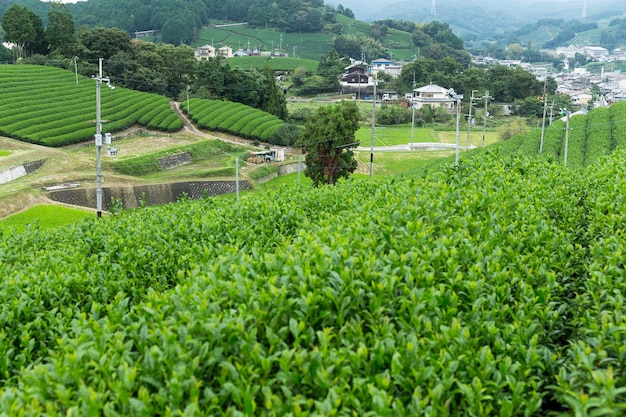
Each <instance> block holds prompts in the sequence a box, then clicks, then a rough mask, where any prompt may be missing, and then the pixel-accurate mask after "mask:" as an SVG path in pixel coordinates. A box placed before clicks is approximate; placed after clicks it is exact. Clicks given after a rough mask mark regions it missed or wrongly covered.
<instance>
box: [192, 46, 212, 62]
mask: <svg viewBox="0 0 626 417" xmlns="http://www.w3.org/2000/svg"><path fill="white" fill-rule="evenodd" d="M193 54H194V56H195V57H196V59H197V60H198V61H202V60H207V59H209V58H215V56H216V53H215V47H214V46H211V45H204V46H201V47H199V48H197V49H196V50H195V51H194V53H193Z"/></svg>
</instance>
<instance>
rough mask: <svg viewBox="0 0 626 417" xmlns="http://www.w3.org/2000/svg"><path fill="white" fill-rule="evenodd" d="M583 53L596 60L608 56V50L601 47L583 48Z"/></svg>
mask: <svg viewBox="0 0 626 417" xmlns="http://www.w3.org/2000/svg"><path fill="white" fill-rule="evenodd" d="M583 53H584V54H585V55H587V56H589V57H591V58H594V59H597V58H602V57H605V56H608V55H609V50H608V49H606V48H602V47H601V46H585V47H584V48H583Z"/></svg>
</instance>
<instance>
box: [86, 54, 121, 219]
mask: <svg viewBox="0 0 626 417" xmlns="http://www.w3.org/2000/svg"><path fill="white" fill-rule="evenodd" d="M91 78H93V79H94V80H96V135H95V139H96V211H97V214H98V217H99V218H100V217H102V120H101V118H100V86H101V85H102V81H105V82H106V83H107V87H109V88H110V89H111V90H113V89H115V87H114V86H112V85H111V80H110V79H109V78H102V58H100V60H99V72H98V76H97V77H95V76H92V77H91ZM104 139H105V145H110V144H111V134H110V133H107V134H105V138H104Z"/></svg>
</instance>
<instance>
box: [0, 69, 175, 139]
mask: <svg viewBox="0 0 626 417" xmlns="http://www.w3.org/2000/svg"><path fill="white" fill-rule="evenodd" d="M76 80H78V82H77V81H76ZM0 96H1V97H2V102H1V103H0V134H1V135H4V136H7V137H11V138H15V139H20V140H24V141H28V142H32V143H37V144H41V145H47V146H64V145H68V144H71V143H78V142H83V141H87V140H90V139H93V137H94V134H95V133H96V125H95V119H96V82H95V81H94V80H92V79H90V78H86V77H82V76H78V77H75V75H74V73H72V72H70V71H66V70H62V69H58V68H53V67H45V66H36V65H0ZM101 99H102V100H101V120H102V121H103V123H104V125H103V130H104V131H106V132H116V131H119V130H123V129H126V128H128V127H131V126H133V125H135V124H140V125H142V126H147V127H148V128H151V129H158V130H163V131H169V132H173V131H177V130H180V129H181V128H182V127H183V121H182V119H180V118H179V117H178V115H177V114H176V113H175V112H174V110H173V109H172V108H171V106H170V104H169V101H168V99H167V98H166V97H164V96H159V95H157V94H148V93H142V92H139V91H133V90H129V89H126V88H115V89H114V90H112V89H109V88H107V87H106V84H104V83H103V84H102V87H101Z"/></svg>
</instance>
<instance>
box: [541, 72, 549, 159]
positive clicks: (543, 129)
mask: <svg viewBox="0 0 626 417" xmlns="http://www.w3.org/2000/svg"><path fill="white" fill-rule="evenodd" d="M547 82H548V78H547V77H546V79H545V80H544V82H543V119H542V121H541V140H540V141H539V154H541V153H542V152H543V138H544V135H545V132H546V111H547V110H548V96H547V95H546V83H547Z"/></svg>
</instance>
